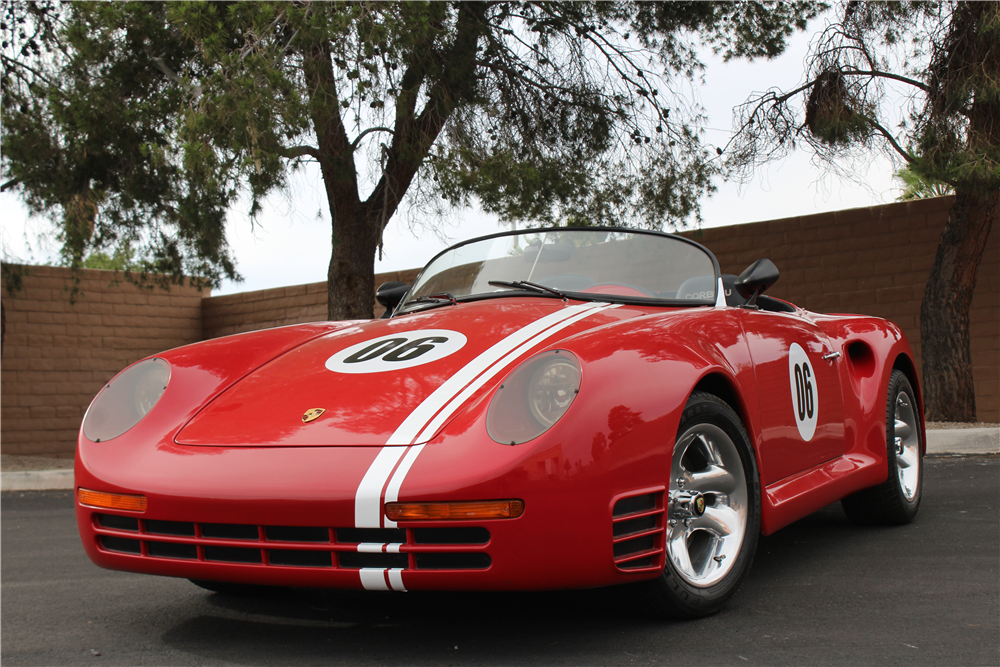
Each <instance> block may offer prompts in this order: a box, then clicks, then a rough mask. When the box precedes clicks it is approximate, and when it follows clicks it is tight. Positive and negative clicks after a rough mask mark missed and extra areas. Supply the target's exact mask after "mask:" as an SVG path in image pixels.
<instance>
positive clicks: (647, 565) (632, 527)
mask: <svg viewBox="0 0 1000 667" xmlns="http://www.w3.org/2000/svg"><path fill="white" fill-rule="evenodd" d="M663 520H664V511H663V492H662V491H657V492H654V493H640V494H637V495H633V496H628V497H626V498H621V499H619V500H618V501H617V502H615V506H614V509H613V510H612V516H611V552H612V556H613V558H614V561H615V565H616V566H617V567H618V569H620V570H626V571H629V572H634V571H636V570H649V569H658V568H662V567H663V564H664V560H663V559H664V543H663V542H664V539H665V536H664V533H663Z"/></svg>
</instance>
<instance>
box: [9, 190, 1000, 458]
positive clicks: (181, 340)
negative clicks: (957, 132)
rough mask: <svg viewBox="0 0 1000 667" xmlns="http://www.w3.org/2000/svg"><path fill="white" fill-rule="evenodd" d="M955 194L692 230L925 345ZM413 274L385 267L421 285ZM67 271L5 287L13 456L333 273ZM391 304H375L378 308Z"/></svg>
mask: <svg viewBox="0 0 1000 667" xmlns="http://www.w3.org/2000/svg"><path fill="white" fill-rule="evenodd" d="M950 205H951V199H950V198H942V199H937V200H925V201H918V202H909V203H899V204H889V205H886V206H876V207H871V208H862V209H851V210H847V211H839V212H836V213H824V214H819V215H811V216H801V217H796V218H787V219H783V220H774V221H768V222H760V223H754V224H746V225H738V226H733V227H721V228H714V229H706V230H701V231H692V232H685V235H687V236H691V237H692V238H695V239H696V240H698V241H700V242H702V243H703V244H705V245H706V246H708V247H709V248H710V249H711V250H712V251H713V252H715V254H716V256H717V257H718V258H719V263H720V265H721V266H722V270H723V271H724V272H726V273H735V274H738V273H740V272H741V271H742V270H743V269H744V268H746V266H747V265H749V264H750V263H751V262H753V261H754V260H757V259H759V258H761V257H768V258H770V259H771V260H772V261H774V263H775V264H776V265H777V266H778V269H779V270H780V271H781V279H780V280H779V281H778V283H777V284H776V285H775V286H774V288H772V290H771V291H770V292H769V293H770V294H773V295H774V296H777V297H781V298H785V299H788V300H789V301H792V302H793V303H796V304H798V305H800V306H802V307H804V308H808V309H810V310H814V311H818V312H826V313H834V312H852V313H864V314H869V315H876V316H880V317H886V318H888V319H891V320H893V321H895V322H897V323H898V324H899V325H900V326H901V327H902V328H903V329H904V330H905V331H906V335H907V336H908V337H909V339H910V342H911V343H912V344H913V346H914V352H915V353H916V354H917V357H918V360H917V361H918V368H919V355H920V327H919V313H920V302H921V299H922V297H923V289H924V283H925V281H926V279H927V274H928V272H929V271H930V266H931V263H932V261H933V259H934V252H935V249H936V247H937V242H938V237H939V235H940V233H941V229H942V227H943V226H944V223H945V220H946V218H947V214H948V207H949V206H950ZM416 273H417V270H416V269H413V270H410V271H402V272H395V273H384V274H379V275H377V276H376V280H375V285H379V284H381V283H382V282H385V281H389V280H401V281H403V282H412V281H413V279H414V277H415V276H416ZM68 276H69V274H68V271H67V270H66V269H58V268H46V267H32V268H31V271H30V275H29V276H27V277H26V278H25V289H24V290H23V291H21V292H19V293H18V294H16V295H9V294H7V293H6V292H4V298H3V303H4V306H5V309H6V315H7V336H6V339H5V342H4V350H3V359H2V362H0V369H2V394H0V408H2V413H0V422H2V433H0V442H2V451H3V453H5V454H59V453H62V454H69V453H71V452H72V451H73V448H74V446H75V442H76V433H77V430H78V429H79V425H80V419H81V418H82V417H83V412H84V410H85V409H86V407H87V405H88V404H89V402H90V400H91V399H92V398H93V396H94V395H95V394H96V393H97V391H98V390H99V389H100V388H101V385H102V384H103V383H104V382H106V381H107V380H108V379H110V378H111V377H113V376H114V375H115V374H116V373H117V372H118V371H120V370H121V369H122V368H124V367H125V366H126V365H128V364H130V363H132V362H133V361H136V360H137V359H140V358H142V357H145V356H148V355H150V354H154V353H156V352H159V351H161V350H165V349H169V348H172V347H177V346H178V345H184V344H187V343H191V342H195V341H197V340H202V339H208V338H214V337H217V336H223V335H227V334H231V333H238V332H243V331H251V330H254V329H262V328H267V327H273V326H282V325H287V324H296V323H300V322H312V321H320V320H323V319H325V317H326V283H325V282H324V283H313V284H310V285H299V286H295V287H282V288H278V289H271V290H260V291H257V292H246V293H243V294H233V295H227V296H219V297H207V298H204V299H202V296H201V293H199V292H198V291H197V290H194V289H190V288H186V289H182V288H177V287H174V288H173V289H172V290H171V291H170V292H169V293H166V292H162V291H152V292H148V291H143V290H140V289H138V288H136V287H134V286H132V285H129V284H127V283H124V282H120V283H118V284H117V285H113V284H111V283H112V282H113V280H114V278H115V274H114V273H113V272H108V271H85V272H84V275H83V282H82V284H81V288H82V290H83V294H82V295H81V297H80V298H79V299H78V301H77V303H76V305H71V304H70V303H69V299H68V292H67V290H68V289H69V287H70V283H69V277H68ZM381 311H382V308H381V307H380V306H378V305H377V304H376V310H375V315H376V316H378V315H380V314H381ZM971 321H972V331H971V334H972V357H973V366H974V368H973V373H974V375H975V380H976V396H977V398H976V400H977V407H978V411H979V418H980V419H981V420H983V421H991V422H998V421H1000V231H998V230H997V229H994V230H993V231H992V234H991V236H990V238H989V239H988V242H987V249H986V254H985V256H984V257H983V262H982V265H981V267H980V270H979V283H978V285H977V287H976V293H975V296H974V298H973V302H972V312H971Z"/></svg>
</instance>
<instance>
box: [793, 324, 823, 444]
mask: <svg viewBox="0 0 1000 667" xmlns="http://www.w3.org/2000/svg"><path fill="white" fill-rule="evenodd" d="M788 380H789V382H790V383H791V385H792V413H793V414H794V416H795V425H796V426H797V427H798V429H799V435H801V436H802V439H803V440H805V441H806V442H809V441H810V440H812V437H813V434H814V433H816V418H817V416H818V414H819V393H818V392H817V391H816V374H815V373H814V372H813V366H812V363H810V361H809V356H808V355H807V354H806V351H805V350H803V349H802V348H801V347H799V344H798V343H792V346H791V347H790V348H789V349H788Z"/></svg>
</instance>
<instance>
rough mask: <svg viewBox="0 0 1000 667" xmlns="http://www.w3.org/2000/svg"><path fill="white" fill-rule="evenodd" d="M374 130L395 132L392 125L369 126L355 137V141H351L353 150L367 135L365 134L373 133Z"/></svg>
mask: <svg viewBox="0 0 1000 667" xmlns="http://www.w3.org/2000/svg"><path fill="white" fill-rule="evenodd" d="M372 132H388V133H389V134H393V133H394V132H395V130H393V129H392V128H391V127H369V128H368V129H367V130H365V131H364V132H362V133H361V134H359V135H358V136H357V137H356V138H355V139H354V141H352V142H351V150H352V151H353V150H355V149H356V148H357V147H358V145H359V144H360V143H361V140H362V139H363V138H364V137H365V135H368V134H371V133H372Z"/></svg>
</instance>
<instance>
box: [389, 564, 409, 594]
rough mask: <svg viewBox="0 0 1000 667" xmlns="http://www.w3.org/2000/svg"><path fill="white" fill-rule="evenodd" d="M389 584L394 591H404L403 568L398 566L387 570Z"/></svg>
mask: <svg viewBox="0 0 1000 667" xmlns="http://www.w3.org/2000/svg"><path fill="white" fill-rule="evenodd" d="M389 585H390V586H391V587H392V590H394V591H400V592H402V593H405V592H406V588H404V587H403V569H402V568H399V567H394V568H392V569H391V570H389Z"/></svg>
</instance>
